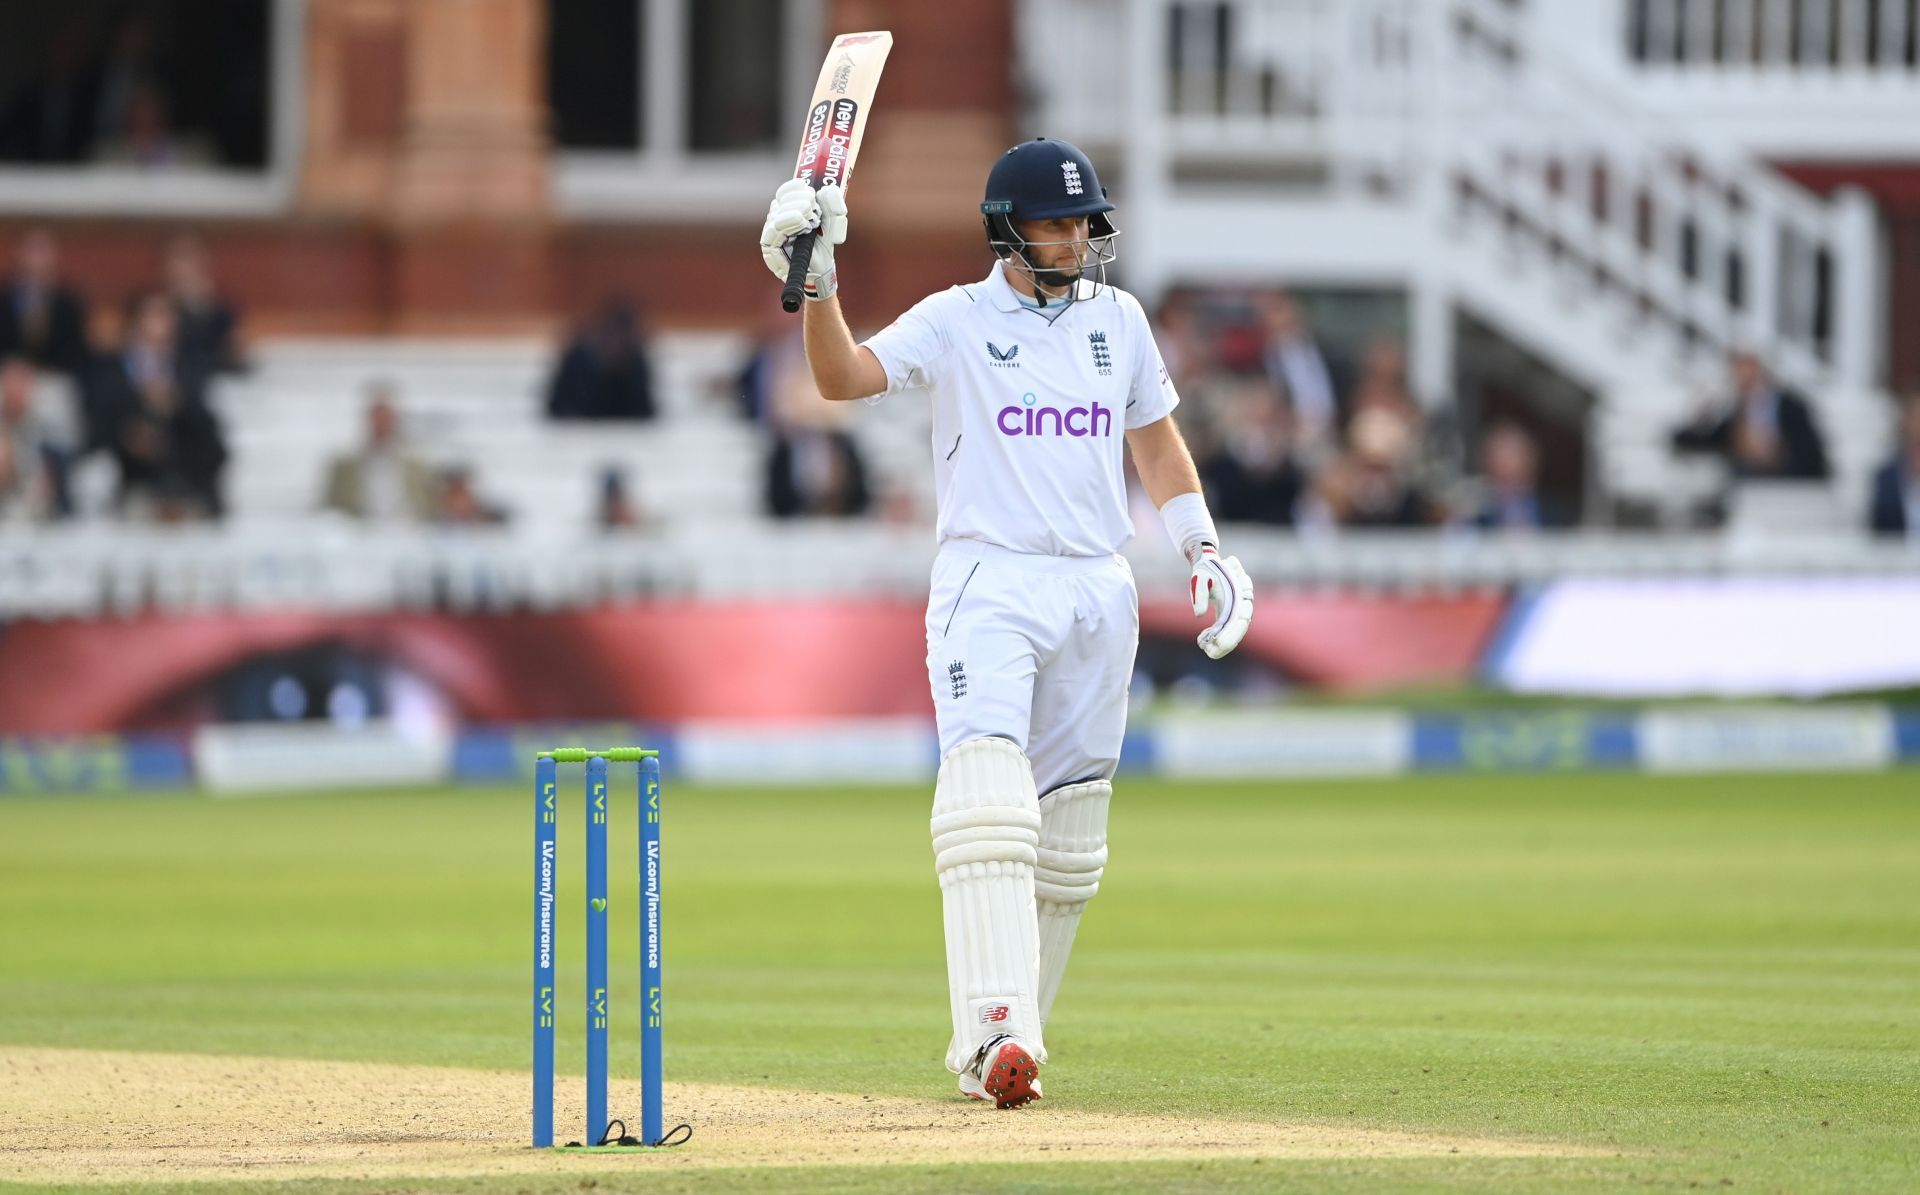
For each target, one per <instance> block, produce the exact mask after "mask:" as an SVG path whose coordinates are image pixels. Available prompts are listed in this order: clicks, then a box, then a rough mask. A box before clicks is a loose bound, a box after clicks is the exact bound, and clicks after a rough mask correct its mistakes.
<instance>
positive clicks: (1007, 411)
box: [994, 390, 1113, 438]
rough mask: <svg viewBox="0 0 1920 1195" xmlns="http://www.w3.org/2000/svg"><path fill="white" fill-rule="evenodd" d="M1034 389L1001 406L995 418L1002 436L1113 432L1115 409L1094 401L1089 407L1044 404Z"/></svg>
mask: <svg viewBox="0 0 1920 1195" xmlns="http://www.w3.org/2000/svg"><path fill="white" fill-rule="evenodd" d="M1038 401H1039V400H1038V399H1036V398H1035V397H1034V394H1033V392H1032V391H1031V390H1029V391H1028V392H1027V393H1025V394H1023V395H1021V396H1020V404H1022V405H1015V404H1012V403H1009V404H1008V405H1006V406H1004V407H1001V408H1000V414H999V416H998V417H997V418H996V419H995V420H994V423H995V425H996V426H998V427H999V428H1000V434H1001V435H1003V436H1074V437H1076V438H1077V437H1080V436H1110V435H1112V434H1113V412H1112V411H1110V410H1108V409H1107V408H1105V407H1103V406H1101V405H1100V404H1099V403H1094V404H1093V405H1091V406H1086V407H1068V408H1067V409H1066V410H1064V411H1062V410H1060V409H1059V408H1058V407H1042V406H1036V405H1035V404H1036V403H1037V402H1038Z"/></svg>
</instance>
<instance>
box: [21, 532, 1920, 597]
mask: <svg viewBox="0 0 1920 1195" xmlns="http://www.w3.org/2000/svg"><path fill="white" fill-rule="evenodd" d="M1232 531H1233V543H1234V550H1235V552H1236V554H1238V555H1239V557H1240V558H1241V560H1242V561H1243V562H1244V563H1245V564H1246V566H1247V568H1248V570H1249V571H1250V572H1251V573H1252V575H1253V577H1254V578H1255V580H1256V581H1257V582H1258V583H1260V584H1262V585H1267V586H1272V587H1275V588H1279V589H1286V588H1300V587H1317V586H1327V587H1334V588H1346V587H1351V586H1367V587H1381V588H1386V589H1389V590H1400V589H1406V590H1416V591H1430V590H1432V589H1433V588H1435V587H1443V588H1464V587H1475V586H1489V587H1502V586H1510V585H1532V584H1537V583H1541V582H1546V581H1551V580H1556V579H1562V578H1567V577H1720V576H1758V577H1788V576H1818V577H1842V576H1907V577H1911V576H1920V547H1914V546H1908V545H1906V544H1901V543H1882V542H1874V541H1870V540H1869V539H1868V538H1867V537H1866V536H1865V535H1864V534H1859V535H1849V534H1835V533H1831V532H1828V533H1818V534H1814V533H1801V534H1773V535H1769V536H1766V537H1765V538H1758V539H1756V538H1746V537H1741V536H1737V535H1648V534H1644V533H1641V534H1631V533H1628V534H1605V533H1580V534H1542V535H1536V536H1524V537H1512V536H1498V535H1485V536H1483V535H1475V534H1468V533H1452V534H1437V533H1434V532H1430V531H1422V532H1380V533H1365V532H1361V533H1356V534H1350V535H1345V536H1341V537H1338V538H1302V537H1299V536H1296V535H1294V534H1292V533H1289V532H1282V531H1274V530H1271V529H1267V528H1259V527H1245V526H1240V527H1234V528H1232ZM1127 554H1128V557H1129V558H1130V560H1131V561H1132V563H1133V567H1134V569H1135V571H1136V573H1137V574H1138V576H1139V577H1140V582H1141V588H1142V591H1143V592H1144V593H1147V594H1149V595H1157V596H1158V597H1161V598H1165V597H1167V596H1169V595H1173V594H1178V593H1182V592H1184V589H1185V579H1186V565H1185V563H1183V562H1182V561H1181V560H1180V558H1179V556H1178V555H1177V554H1176V553H1174V552H1173V551H1172V550H1171V549H1169V548H1168V547H1166V546H1165V544H1164V541H1162V540H1161V539H1160V538H1159V537H1158V536H1157V535H1156V534H1153V533H1148V534H1145V535H1142V536H1141V537H1140V538H1139V539H1138V540H1136V541H1135V542H1134V543H1133V544H1131V545H1130V546H1129V547H1128V549H1127ZM933 555H934V539H933V534H932V531H931V529H930V528H926V527H892V526H884V525H879V524H872V523H862V524H845V523H808V524H803V525H797V526H796V525H783V526H780V527H772V526H769V525H765V524H761V525H758V526H754V527H742V528H740V529H739V530H738V531H737V532H735V533H733V534H729V535H727V536H722V537H713V536H707V535H702V534H700V533H699V532H698V529H695V528H686V529H676V530H668V531H655V532H649V533H647V534H644V535H639V536H599V535H592V534H588V533H581V534H578V535H575V536H570V537H558V536H542V535H532V534H527V533H525V532H523V531H520V530H510V529H480V530H476V531H473V532H471V533H449V532H435V531H430V530H416V531H407V532H402V531H390V532H375V531H368V530H365V529H360V528H351V527H343V526H340V525H338V524H335V523H330V522H327V521H325V520H317V519H308V520H303V521H293V522H289V523H286V524H284V525H281V526H277V527H271V528H266V527H251V528H249V527H243V526H238V525H228V526H219V527H216V526H197V527H177V528H153V527H144V526H129V525H118V524H113V525H93V526H60V527H53V528H36V529H26V530H15V531H13V532H10V533H9V534H8V535H7V536H6V537H4V538H0V619H18V618H110V617H118V616H125V615H133V614H138V613H142V612H149V611H157V612H165V613H215V612H220V611H228V610H328V611H341V612H353V611H382V610H414V609H429V608H433V609H446V610H455V611H504V610H524V609H533V610H555V609H568V608H573V607H579V606H591V605H597V604H600V603H603V602H607V601H618V602H629V601H645V600H651V599H658V600H671V601H712V602H724V601H731V600H741V599H755V598H760V599H783V600H812V599H838V598H845V599H858V600H873V599H893V600H902V601H920V600H923V599H924V598H925V596H926V589H927V569H928V567H929V566H930V564H931V562H932V559H933Z"/></svg>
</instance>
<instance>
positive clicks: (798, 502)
mask: <svg viewBox="0 0 1920 1195" xmlns="http://www.w3.org/2000/svg"><path fill="white" fill-rule="evenodd" d="M769 330H770V332H772V333H773V334H771V335H769V336H768V337H767V338H766V340H764V341H763V342H762V343H761V345H760V348H759V349H758V351H757V352H755V354H754V359H753V361H752V362H751V363H750V364H749V365H748V366H747V370H746V372H745V373H744V374H743V375H742V378H741V381H742V382H743V384H745V385H746V387H747V390H746V393H745V395H744V397H743V402H744V403H745V404H746V405H747V407H748V409H749V411H750V412H751V413H754V414H756V415H757V416H758V418H759V420H760V422H761V423H762V424H763V425H765V426H766V427H767V428H768V429H769V430H770V431H771V432H772V436H773V440H772V443H771V445H770V446H769V448H768V452H767V463H766V485H765V494H766V508H767V513H768V514H771V515H772V516H774V517H775V518H780V519H786V518H793V517H795V516H799V515H820V516H829V517H848V516H853V515H861V514H865V513H866V512H867V511H868V510H869V509H870V508H871V507H872V505H873V493H872V491H871V489H870V488H869V486H868V482H867V467H866V462H865V461H864V460H862V459H861V456H860V447H859V445H858V444H856V443H855V442H854V439H853V437H852V436H850V435H848V434H847V433H846V432H845V431H844V430H842V428H841V426H840V425H841V424H842V423H843V422H844V421H845V419H846V416H847V409H846V407H845V406H843V405H842V404H839V403H830V402H828V401H827V400H826V399H824V398H821V397H820V391H819V390H818V389H817V388H816V387H815V386H814V384H813V375H812V373H811V372H809V371H808V369H807V359H806V348H805V345H804V344H803V342H802V339H801V333H800V328H799V326H798V321H794V320H789V321H788V322H787V324H786V327H785V330H784V331H780V330H776V329H769Z"/></svg>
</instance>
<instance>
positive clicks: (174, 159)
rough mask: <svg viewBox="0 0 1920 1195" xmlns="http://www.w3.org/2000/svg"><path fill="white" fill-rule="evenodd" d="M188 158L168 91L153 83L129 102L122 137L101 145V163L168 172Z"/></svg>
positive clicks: (145, 84) (139, 88)
mask: <svg viewBox="0 0 1920 1195" xmlns="http://www.w3.org/2000/svg"><path fill="white" fill-rule="evenodd" d="M186 156H188V155H186V154H185V152H184V150H183V147H182V144H181V142H180V140H179V138H178V137H177V136H176V135H175V133H174V130H173V117H172V115H171V113H170V110H169V108H168V106H167V94H166V92H164V91H162V90H161V89H160V88H159V87H158V86H156V85H155V84H153V83H148V82H142V83H140V84H139V85H138V86H136V87H135V88H134V91H133V94H132V96H131V97H130V98H129V99H128V102H127V112H126V123H125V127H124V128H123V129H122V131H121V135H120V136H119V137H118V138H116V139H110V140H107V141H104V142H102V143H101V145H100V152H99V154H98V155H97V160H99V161H101V162H104V163H109V164H114V165H122V166H135V167H138V168H140V169H142V170H164V169H166V168H168V167H170V166H176V165H178V164H179V163H180V162H181V160H182V159H183V157H186ZM192 156H193V157H195V158H202V157H204V156H205V155H203V154H200V153H195V154H193V155H192Z"/></svg>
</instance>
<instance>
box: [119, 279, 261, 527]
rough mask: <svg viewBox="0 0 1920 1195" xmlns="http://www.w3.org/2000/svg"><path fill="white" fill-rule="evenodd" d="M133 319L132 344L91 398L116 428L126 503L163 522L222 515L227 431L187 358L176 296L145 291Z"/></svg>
mask: <svg viewBox="0 0 1920 1195" xmlns="http://www.w3.org/2000/svg"><path fill="white" fill-rule="evenodd" d="M128 323H129V328H128V336H127V344H126V348H125V349H124V350H123V351H122V353H121V354H120V356H119V357H118V358H117V359H109V360H108V361H107V362H105V363H104V364H103V366H102V368H101V369H100V370H98V371H97V372H96V374H95V380H94V389H93V394H92V395H91V397H90V398H89V404H90V410H91V411H92V412H93V417H94V418H98V419H105V420H110V424H111V427H112V428H113V434H112V441H111V446H112V451H113V453H114V456H115V458H116V459H117V460H118V462H119V465H120V493H119V499H118V505H119V508H120V511H121V513H122V514H125V515H130V516H132V517H135V518H143V517H144V518H151V519H154V520H156V521H159V522H177V521H180V520H183V519H195V518H219V517H220V516H221V514H223V513H224V506H223V503H222V501H221V496H220V475H221V473H222V471H224V470H225V468H226V464H227V445H226V438H225V436H224V435H223V434H222V433H221V430H220V424H219V421H218V420H216V419H215V418H214V415H213V412H212V411H210V410H209V409H208V408H207V403H206V395H205V393H204V392H203V390H202V389H201V384H200V379H199V378H198V376H197V375H195V374H193V373H192V372H191V371H189V370H187V369H185V368H184V363H183V362H181V360H180V356H179V348H178V341H177V337H178V334H179V327H178V324H177V322H176V319H175V316H174V310H173V304H172V303H171V302H170V301H169V300H168V299H167V297H166V295H164V294H162V293H161V292H159V291H153V292H150V293H148V294H145V295H142V296H141V297H140V298H139V299H137V300H135V302H134V304H133V306H132V309H131V316H130V318H129V321H128Z"/></svg>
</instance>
